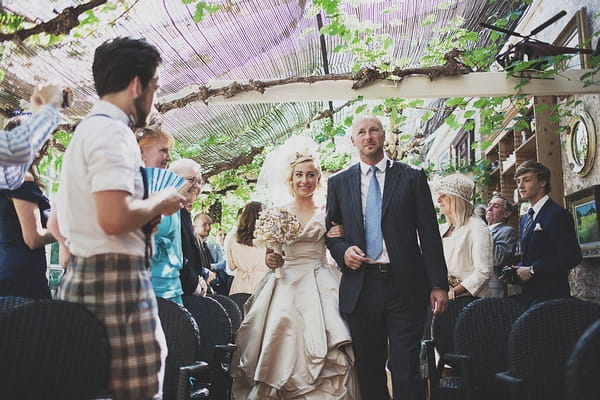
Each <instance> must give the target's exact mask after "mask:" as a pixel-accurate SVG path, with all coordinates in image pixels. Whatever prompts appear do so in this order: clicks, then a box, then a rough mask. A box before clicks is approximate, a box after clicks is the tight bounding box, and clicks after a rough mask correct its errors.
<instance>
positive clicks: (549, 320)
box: [424, 297, 600, 400]
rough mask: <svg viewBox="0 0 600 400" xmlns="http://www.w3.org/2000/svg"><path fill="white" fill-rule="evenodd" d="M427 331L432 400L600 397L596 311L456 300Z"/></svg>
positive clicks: (552, 303) (587, 305)
mask: <svg viewBox="0 0 600 400" xmlns="http://www.w3.org/2000/svg"><path fill="white" fill-rule="evenodd" d="M431 329H432V338H433V339H432V340H426V341H425V342H424V346H425V347H424V349H425V351H426V354H427V356H428V357H427V359H428V372H429V387H430V398H431V400H440V399H444V400H445V399H464V400H474V399H491V400H495V399H512V400H536V399H544V400H548V399H550V400H551V399H557V400H563V399H568V400H575V399H577V400H579V399H589V398H596V397H598V393H600V391H599V389H598V388H600V381H599V380H598V378H600V373H599V372H598V369H597V368H595V367H594V364H593V361H595V360H597V356H598V355H599V353H600V305H597V304H595V303H591V302H586V301H582V300H578V299H575V298H567V299H556V300H549V301H545V302H541V303H537V304H535V305H533V306H531V307H530V308H526V307H525V306H523V305H522V304H521V303H519V302H518V301H516V300H513V299H511V298H503V299H499V298H485V299H477V298H473V297H464V298H457V299H455V300H454V301H453V302H451V303H450V307H449V309H448V310H447V312H446V313H445V314H443V315H442V316H440V317H435V318H434V320H433V322H432V328H431ZM586 329H587V331H586ZM434 347H435V349H436V350H437V351H438V353H439V354H440V358H439V361H438V363H437V364H436V362H435V354H434V353H435V351H434ZM569 357H570V358H569ZM447 365H449V366H451V371H452V372H451V376H446V375H449V374H447V373H445V372H446V370H445V368H444V366H447ZM584 371H585V372H584ZM594 378H596V379H594ZM594 393H595V394H594Z"/></svg>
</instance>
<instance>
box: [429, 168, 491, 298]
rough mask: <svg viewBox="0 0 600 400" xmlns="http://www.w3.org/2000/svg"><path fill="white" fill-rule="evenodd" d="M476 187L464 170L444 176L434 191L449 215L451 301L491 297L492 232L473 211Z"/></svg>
mask: <svg viewBox="0 0 600 400" xmlns="http://www.w3.org/2000/svg"><path fill="white" fill-rule="evenodd" d="M474 186H475V185H474V183H473V180H472V179H471V178H469V177H467V176H465V175H463V174H460V173H454V174H451V175H448V176H445V177H442V178H441V179H438V180H437V181H434V183H433V184H432V193H434V196H437V202H438V204H439V206H440V211H441V213H442V214H444V215H445V216H446V223H444V224H442V225H440V234H441V236H442V242H443V245H444V258H445V259H446V265H447V266H448V283H449V284H450V292H449V293H448V295H449V298H450V300H452V299H454V297H456V296H468V295H471V296H477V297H489V296H490V291H489V285H488V282H489V280H490V278H491V277H492V271H493V265H492V264H493V253H492V251H493V245H492V234H491V232H490V230H489V229H488V227H487V225H485V223H484V222H483V221H482V220H481V218H479V217H477V216H475V214H474V213H473V204H472V203H471V201H470V199H471V196H472V195H473V189H474Z"/></svg>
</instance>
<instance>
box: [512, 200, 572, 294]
mask: <svg viewBox="0 0 600 400" xmlns="http://www.w3.org/2000/svg"><path fill="white" fill-rule="evenodd" d="M526 219H527V215H525V216H523V217H522V218H521V234H522V233H523V227H524V226H525V220H526ZM521 252H522V254H523V258H522V261H521V263H520V264H519V265H524V266H529V265H532V266H533V271H534V273H535V275H534V276H533V278H531V279H530V280H529V281H527V282H524V283H521V284H520V285H521V286H522V288H523V298H524V299H525V300H527V301H535V300H545V299H551V298H559V297H568V296H570V295H571V290H570V288H569V270H570V269H571V268H573V267H576V266H577V265H578V264H579V263H581V248H580V247H579V242H578V241H577V234H576V233H575V223H574V221H573V217H572V216H571V214H570V213H569V212H568V211H567V210H565V209H564V208H562V207H561V206H559V205H558V204H556V203H555V202H554V201H552V199H548V201H546V203H545V204H544V206H543V207H542V208H541V209H540V211H539V212H538V213H537V214H536V216H535V219H534V221H533V227H532V228H531V231H530V232H529V234H528V235H527V237H526V238H524V239H523V238H521Z"/></svg>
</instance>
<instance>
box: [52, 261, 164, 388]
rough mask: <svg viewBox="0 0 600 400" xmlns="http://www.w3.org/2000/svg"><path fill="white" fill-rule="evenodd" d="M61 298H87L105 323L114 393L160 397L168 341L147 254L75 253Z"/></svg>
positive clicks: (89, 307)
mask: <svg viewBox="0 0 600 400" xmlns="http://www.w3.org/2000/svg"><path fill="white" fill-rule="evenodd" d="M57 298H59V299H61V300H67V301H71V302H75V303H82V304H84V305H85V306H86V307H87V308H88V309H89V310H90V311H92V312H93V313H94V314H95V315H96V316H97V317H98V318H99V319H100V320H101V321H102V322H103V323H104V324H105V326H106V331H107V334H108V340H109V342H110V349H111V370H110V382H109V385H110V388H109V389H110V391H111V394H112V395H113V398H114V399H118V400H121V399H135V400H138V399H153V398H160V396H161V395H162V383H163V378H164V366H165V359H166V356H167V345H166V341H165V336H164V333H163V330H162V327H161V324H160V320H159V318H158V306H157V303H156V298H155V295H154V291H153V290H152V284H151V282H150V272H149V271H148V270H147V269H146V267H145V265H144V258H143V257H135V256H129V255H125V254H99V255H95V256H92V257H77V256H73V257H72V258H71V260H70V262H69V265H68V267H67V270H66V273H65V275H64V277H63V279H62V281H61V283H60V286H59V288H58V292H57Z"/></svg>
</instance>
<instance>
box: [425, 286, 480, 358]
mask: <svg viewBox="0 0 600 400" xmlns="http://www.w3.org/2000/svg"><path fill="white" fill-rule="evenodd" d="M477 299H478V298H477V297H473V296H463V297H457V298H455V299H454V300H451V301H449V302H448V308H447V309H446V312H445V313H443V314H442V315H436V316H434V317H433V320H432V321H431V338H432V339H433V343H434V345H435V349H436V350H437V352H438V354H439V355H440V357H443V356H444V355H445V354H446V353H450V352H453V351H454V328H455V326H456V321H457V320H458V316H459V315H460V313H461V312H462V310H463V309H464V308H465V306H466V305H467V304H469V303H470V302H472V301H473V300H477ZM438 367H443V363H439V365H438Z"/></svg>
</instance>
